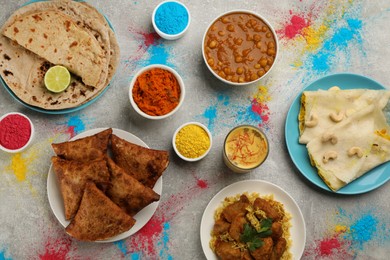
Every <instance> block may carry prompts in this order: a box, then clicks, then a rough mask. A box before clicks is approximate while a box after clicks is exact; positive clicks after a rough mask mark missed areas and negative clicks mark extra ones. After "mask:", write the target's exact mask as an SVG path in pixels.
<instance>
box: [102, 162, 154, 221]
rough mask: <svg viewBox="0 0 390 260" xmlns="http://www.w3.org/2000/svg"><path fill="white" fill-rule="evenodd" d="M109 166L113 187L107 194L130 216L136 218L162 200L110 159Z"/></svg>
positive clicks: (109, 188)
mask: <svg viewBox="0 0 390 260" xmlns="http://www.w3.org/2000/svg"><path fill="white" fill-rule="evenodd" d="M107 165H108V169H109V171H110V184H111V185H110V186H109V187H108V189H107V192H106V193H107V195H108V197H109V198H110V199H111V200H112V201H113V202H115V204H117V205H118V206H119V207H121V208H122V209H123V210H124V211H125V212H126V213H127V214H129V215H130V216H134V215H135V214H137V213H138V212H139V211H140V210H142V209H143V208H145V207H146V206H148V205H149V204H151V203H152V202H155V201H158V200H159V199H160V195H158V194H157V193H156V192H154V191H153V190H152V189H151V188H149V187H146V186H145V185H143V184H142V183H140V182H139V181H137V180H136V179H135V178H134V177H132V176H130V175H128V174H127V173H126V172H125V171H124V170H123V169H122V168H120V167H119V166H118V165H116V164H115V162H114V161H113V160H111V159H110V158H108V157H107Z"/></svg>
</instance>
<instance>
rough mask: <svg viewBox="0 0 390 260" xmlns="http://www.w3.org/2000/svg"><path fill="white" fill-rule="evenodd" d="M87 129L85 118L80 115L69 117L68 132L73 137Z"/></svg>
mask: <svg viewBox="0 0 390 260" xmlns="http://www.w3.org/2000/svg"><path fill="white" fill-rule="evenodd" d="M84 130H85V125H84V122H83V120H81V118H80V117H79V116H72V117H70V118H69V121H68V133H69V134H70V135H71V137H73V136H75V135H77V134H78V133H81V132H82V131H84Z"/></svg>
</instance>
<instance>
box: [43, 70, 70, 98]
mask: <svg viewBox="0 0 390 260" xmlns="http://www.w3.org/2000/svg"><path fill="white" fill-rule="evenodd" d="M44 81H45V86H46V88H47V89H48V90H50V91H51V92H54V93H59V92H62V91H64V90H65V89H66V88H67V87H68V86H69V84H70V73H69V71H68V69H67V68H65V67H64V66H60V65H56V66H53V67H51V68H50V69H48V71H47V72H46V74H45V78H44Z"/></svg>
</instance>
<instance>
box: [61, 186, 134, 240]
mask: <svg viewBox="0 0 390 260" xmlns="http://www.w3.org/2000/svg"><path fill="white" fill-rule="evenodd" d="M134 224H135V219H134V218H133V217H131V216H129V215H127V214H126V213H125V212H124V211H123V210H122V209H121V208H120V207H118V206H117V205H116V204H115V203H114V202H112V201H111V200H110V199H109V198H108V197H107V196H106V195H105V194H104V193H103V192H102V191H101V190H99V189H98V188H97V187H96V185H95V183H93V182H88V183H87V184H86V187H85V190H84V194H83V198H82V200H81V204H80V208H79V210H78V211H77V214H76V216H75V217H74V219H73V220H72V222H71V223H70V224H69V225H68V226H67V227H66V229H65V230H66V232H67V233H68V234H69V235H71V236H72V237H74V238H76V239H78V240H81V241H97V240H104V239H107V238H111V237H113V236H116V235H119V234H121V233H123V232H125V231H127V230H129V229H130V228H132V227H133V226H134Z"/></svg>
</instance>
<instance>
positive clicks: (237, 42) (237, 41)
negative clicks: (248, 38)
mask: <svg viewBox="0 0 390 260" xmlns="http://www.w3.org/2000/svg"><path fill="white" fill-rule="evenodd" d="M242 41H243V40H242V38H238V39H237V40H236V41H235V43H236V44H237V45H241V44H242Z"/></svg>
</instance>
